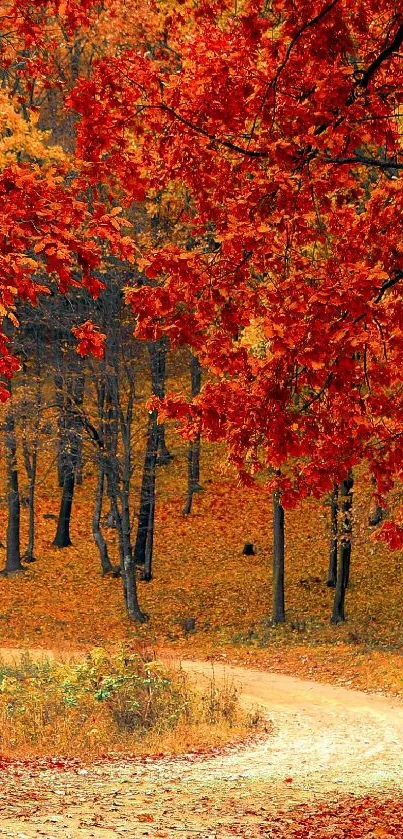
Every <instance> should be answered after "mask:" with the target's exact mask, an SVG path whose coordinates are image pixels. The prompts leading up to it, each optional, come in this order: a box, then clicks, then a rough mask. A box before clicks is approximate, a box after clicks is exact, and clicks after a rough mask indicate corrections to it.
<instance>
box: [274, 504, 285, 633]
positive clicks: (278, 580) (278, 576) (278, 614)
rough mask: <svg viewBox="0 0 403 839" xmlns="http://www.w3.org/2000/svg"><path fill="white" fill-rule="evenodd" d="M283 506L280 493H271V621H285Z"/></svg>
mask: <svg viewBox="0 0 403 839" xmlns="http://www.w3.org/2000/svg"><path fill="white" fill-rule="evenodd" d="M284 547H285V539H284V508H283V506H282V504H281V499H280V494H279V493H278V492H275V493H274V494H273V622H274V623H284V622H285V596H284Z"/></svg>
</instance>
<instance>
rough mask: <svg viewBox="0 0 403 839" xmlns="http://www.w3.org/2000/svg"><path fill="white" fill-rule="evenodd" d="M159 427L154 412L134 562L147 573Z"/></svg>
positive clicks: (153, 511) (150, 420)
mask: <svg viewBox="0 0 403 839" xmlns="http://www.w3.org/2000/svg"><path fill="white" fill-rule="evenodd" d="M157 429H158V425H157V412H156V411H152V412H150V414H149V417H148V429H147V443H146V453H145V458H144V468H143V478H142V482H141V490H140V508H139V515H138V526H137V535H136V545H135V549H134V561H135V564H136V565H139V566H140V567H142V568H143V572H144V575H145V573H146V568H145V566H146V548H147V540H148V544H149V548H150V547H151V548H152V537H151V534H153V531H154V517H155V469H156V463H157V450H158V431H157ZM151 573H152V571H151V554H150V553H149V557H148V563H147V577H144V578H145V579H147V580H150V579H151Z"/></svg>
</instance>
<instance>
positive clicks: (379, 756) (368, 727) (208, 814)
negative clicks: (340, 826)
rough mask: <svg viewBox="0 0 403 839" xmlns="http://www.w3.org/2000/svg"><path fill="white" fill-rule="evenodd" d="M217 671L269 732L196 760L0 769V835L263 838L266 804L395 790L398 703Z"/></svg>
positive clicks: (203, 671)
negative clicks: (260, 715) (263, 718)
mask: <svg viewBox="0 0 403 839" xmlns="http://www.w3.org/2000/svg"><path fill="white" fill-rule="evenodd" d="M182 666H183V668H184V669H185V670H186V671H188V672H189V673H190V674H192V677H194V678H195V679H196V680H197V682H198V683H199V684H202V683H203V680H204V679H205V678H207V677H208V678H210V677H211V673H212V666H211V665H210V664H208V663H204V662H190V661H185V662H182ZM214 674H215V677H216V679H217V680H220V679H222V678H223V677H224V676H225V677H226V678H231V679H233V680H234V682H235V683H236V684H237V686H238V687H239V690H240V694H241V699H242V703H243V704H244V705H245V707H247V708H248V709H251V708H254V707H257V706H259V707H260V708H261V709H262V711H263V712H264V713H265V714H267V716H268V718H269V719H270V720H271V723H272V726H273V730H272V732H271V733H270V734H269V735H267V736H265V737H262V738H260V739H259V741H258V742H255V743H254V744H252V745H246V746H245V745H244V746H239V747H236V748H233V749H230V750H228V751H227V752H226V753H224V754H218V755H213V756H208V757H204V758H203V757H192V756H191V757H187V758H186V757H183V758H174V759H168V758H163V759H152V758H150V759H146V760H144V761H142V762H140V763H139V762H132V761H127V762H125V761H122V762H119V763H112V764H96V765H94V766H89V767H88V769H87V770H84V772H83V773H81V774H80V772H77V771H76V770H69V771H66V772H63V773H61V772H59V773H58V772H55V771H54V770H52V771H50V770H44V771H40V772H38V771H36V772H35V774H33V775H32V776H31V775H30V774H29V773H23V775H22V776H21V777H19V778H18V780H17V779H16V778H15V775H13V772H12V770H11V769H10V770H3V771H2V779H1V780H2V783H1V785H0V788H1V789H2V792H1V796H0V837H1V839H3V837H7V839H14V838H15V839H17V837H18V839H31V837H42V839H43V837H45V839H59V837H62V836H63V837H65V838H66V839H89V837H91V838H92V837H94V839H100V837H103V839H112V837H116V836H122V837H130V839H134V837H135V839H140V837H146V836H148V837H158V836H159V837H175V836H180V837H183V838H184V839H188V838H189V837H193V839H195V837H196V839H224V837H230V836H234V835H235V836H243V837H257V836H259V835H264V836H267V837H270V836H271V835H273V836H275V835H276V834H275V832H274V833H273V834H272V833H271V832H270V831H271V830H272V829H273V827H272V826H273V814H275V813H278V812H279V811H287V809H288V808H290V807H292V806H294V805H296V804H298V803H302V802H306V803H308V802H312V801H315V800H318V801H321V800H326V801H329V800H333V799H335V798H336V797H337V796H339V795H340V794H346V793H353V794H357V795H364V794H366V793H370V794H374V793H376V792H377V791H388V792H390V793H392V794H393V795H394V794H396V793H401V792H402V791H403V703H401V702H399V701H398V700H393V699H389V698H386V697H381V696H373V695H368V694H364V693H361V692H359V691H355V690H347V689H344V688H340V687H333V686H330V685H323V684H319V683H315V682H307V681H302V680H301V679H297V678H292V677H289V676H283V675H277V674H274V673H267V672H262V671H255V670H250V669H245V668H237V667H227V666H226V667H225V668H224V667H223V666H222V665H219V664H215V665H214ZM84 773H85V774H84ZM262 831H263V832H262Z"/></svg>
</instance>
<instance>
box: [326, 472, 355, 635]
mask: <svg viewBox="0 0 403 839" xmlns="http://www.w3.org/2000/svg"><path fill="white" fill-rule="evenodd" d="M353 486H354V480H353V476H352V474H351V473H350V474H349V476H348V478H347V479H346V480H345V481H343V482H342V484H341V486H340V489H341V511H342V520H341V538H340V545H339V561H338V567H337V583H336V590H335V594H334V602H333V613H332V618H331V623H333V624H338V623H343V622H344V621H345V619H346V616H345V596H346V590H347V587H348V583H349V578H350V562H351V538H352V531H353V518H352V508H353Z"/></svg>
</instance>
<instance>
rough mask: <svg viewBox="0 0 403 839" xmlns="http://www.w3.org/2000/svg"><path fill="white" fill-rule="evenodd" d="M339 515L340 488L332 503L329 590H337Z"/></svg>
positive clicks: (333, 493) (334, 488)
mask: <svg viewBox="0 0 403 839" xmlns="http://www.w3.org/2000/svg"><path fill="white" fill-rule="evenodd" d="M338 513H339V487H338V486H337V484H335V485H334V487H333V492H332V496H331V502H330V534H331V535H330V553H329V571H328V578H327V583H326V585H327V586H328V588H336V583H337V547H338V544H337V537H338Z"/></svg>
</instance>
